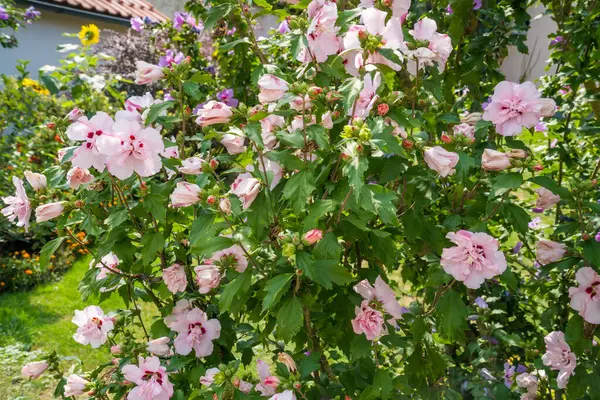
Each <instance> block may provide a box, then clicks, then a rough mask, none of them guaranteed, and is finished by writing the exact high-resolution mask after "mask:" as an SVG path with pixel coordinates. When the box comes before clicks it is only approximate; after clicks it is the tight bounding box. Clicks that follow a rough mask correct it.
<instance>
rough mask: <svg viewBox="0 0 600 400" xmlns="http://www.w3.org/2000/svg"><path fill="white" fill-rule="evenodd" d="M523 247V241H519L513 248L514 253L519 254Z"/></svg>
mask: <svg viewBox="0 0 600 400" xmlns="http://www.w3.org/2000/svg"><path fill="white" fill-rule="evenodd" d="M521 247H523V242H517V244H515V247H513V249H512V252H513V254H519V251H521Z"/></svg>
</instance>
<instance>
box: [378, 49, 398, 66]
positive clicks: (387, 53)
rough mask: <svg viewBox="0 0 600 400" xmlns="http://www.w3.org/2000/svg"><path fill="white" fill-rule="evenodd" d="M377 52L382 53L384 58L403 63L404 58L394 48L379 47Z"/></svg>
mask: <svg viewBox="0 0 600 400" xmlns="http://www.w3.org/2000/svg"><path fill="white" fill-rule="evenodd" d="M377 52H378V53H379V54H381V55H382V56H383V57H384V58H387V59H388V60H390V61H391V62H393V63H394V64H398V65H402V64H403V63H402V59H400V57H399V56H398V54H397V53H396V52H395V51H394V50H393V49H386V48H384V47H382V48H379V49H377Z"/></svg>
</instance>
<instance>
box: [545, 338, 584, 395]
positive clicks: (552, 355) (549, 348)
mask: <svg viewBox="0 0 600 400" xmlns="http://www.w3.org/2000/svg"><path fill="white" fill-rule="evenodd" d="M544 342H545V343H546V353H545V354H544V355H543V356H542V361H543V362H544V365H546V366H548V367H550V369H553V370H555V371H558V378H557V383H558V387H559V388H561V389H564V388H565V387H567V383H568V382H569V377H570V376H571V375H573V372H574V370H575V367H576V366H577V356H576V355H575V353H573V352H572V351H571V347H569V345H568V344H567V342H566V341H565V334H564V333H563V332H560V331H554V332H550V333H549V334H548V335H546V337H545V338H544Z"/></svg>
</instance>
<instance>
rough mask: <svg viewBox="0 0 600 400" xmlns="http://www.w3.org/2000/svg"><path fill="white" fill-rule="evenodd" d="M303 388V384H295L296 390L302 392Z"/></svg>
mask: <svg viewBox="0 0 600 400" xmlns="http://www.w3.org/2000/svg"><path fill="white" fill-rule="evenodd" d="M301 388H302V384H301V383H300V382H294V389H296V390H300V389H301Z"/></svg>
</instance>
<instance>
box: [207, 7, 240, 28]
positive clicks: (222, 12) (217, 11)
mask: <svg viewBox="0 0 600 400" xmlns="http://www.w3.org/2000/svg"><path fill="white" fill-rule="evenodd" d="M234 7H235V6H234V4H233V3H224V4H219V5H218V6H214V7H212V8H211V9H210V10H209V11H208V14H207V15H206V19H205V20H204V30H205V31H206V32H210V31H212V30H213V28H214V26H215V24H216V23H217V22H219V21H220V20H221V19H223V18H225V17H226V16H227V15H228V14H229V13H230V12H231V11H232V10H233V9H234Z"/></svg>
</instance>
